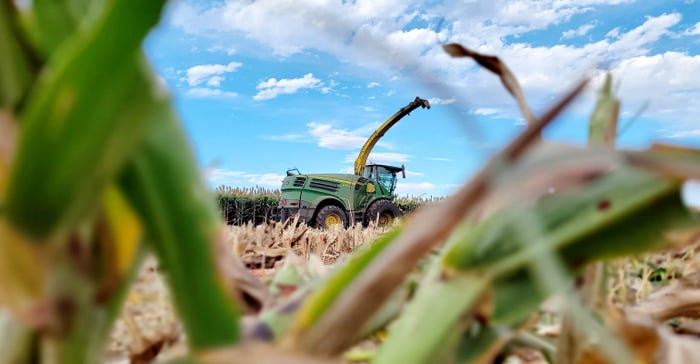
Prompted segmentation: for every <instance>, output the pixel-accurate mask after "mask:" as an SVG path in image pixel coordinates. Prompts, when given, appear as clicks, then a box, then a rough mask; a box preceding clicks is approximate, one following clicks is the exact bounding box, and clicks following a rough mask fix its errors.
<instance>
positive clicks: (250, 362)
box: [195, 343, 344, 364]
mask: <svg viewBox="0 0 700 364" xmlns="http://www.w3.org/2000/svg"><path fill="white" fill-rule="evenodd" d="M195 357H196V359H197V360H198V362H200V363H206V364H219V363H221V364H270V363H275V364H342V363H344V362H343V361H341V360H338V359H328V358H319V357H313V356H310V355H308V354H302V353H298V352H294V351H288V350H283V349H279V348H278V347H274V346H271V345H265V344H259V343H251V344H244V345H241V346H238V347H236V348H232V349H220V350H212V351H207V352H202V353H199V354H197V355H195Z"/></svg>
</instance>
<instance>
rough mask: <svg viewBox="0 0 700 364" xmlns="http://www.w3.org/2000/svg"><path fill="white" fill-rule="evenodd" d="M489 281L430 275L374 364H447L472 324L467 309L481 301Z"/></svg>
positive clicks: (466, 275)
mask: <svg viewBox="0 0 700 364" xmlns="http://www.w3.org/2000/svg"><path fill="white" fill-rule="evenodd" d="M489 281H490V278H489V277H485V276H475V275H471V274H460V273H456V274H454V273H443V272H440V271H438V272H435V273H433V274H430V275H429V276H428V277H426V279H424V280H423V281H422V282H421V286H420V288H419V289H418V291H417V292H416V295H415V296H414V297H413V300H412V301H411V302H410V303H409V304H408V306H406V308H405V309H404V310H403V312H402V314H401V317H400V318H399V320H398V321H397V322H396V323H394V324H393V325H392V326H391V328H390V332H389V336H388V337H387V339H386V341H385V342H384V343H383V344H382V346H381V347H380V348H379V351H378V352H377V355H376V357H375V358H374V361H373V362H374V363H380V364H381V363H436V362H438V363H439V362H444V361H445V360H446V359H447V358H448V357H449V356H450V355H451V352H450V349H452V348H454V347H455V346H456V344H457V342H458V340H459V335H460V334H461V332H462V331H463V329H464V328H465V327H466V325H467V324H468V323H469V320H468V319H469V318H468V316H465V311H466V310H465V307H467V308H468V307H470V306H472V305H473V303H474V302H476V301H477V300H478V298H479V297H480V296H481V295H482V293H483V291H484V290H485V289H486V287H487V285H488V283H489ZM427 312H430V314H429V315H426V313H427ZM462 318H463V319H462Z"/></svg>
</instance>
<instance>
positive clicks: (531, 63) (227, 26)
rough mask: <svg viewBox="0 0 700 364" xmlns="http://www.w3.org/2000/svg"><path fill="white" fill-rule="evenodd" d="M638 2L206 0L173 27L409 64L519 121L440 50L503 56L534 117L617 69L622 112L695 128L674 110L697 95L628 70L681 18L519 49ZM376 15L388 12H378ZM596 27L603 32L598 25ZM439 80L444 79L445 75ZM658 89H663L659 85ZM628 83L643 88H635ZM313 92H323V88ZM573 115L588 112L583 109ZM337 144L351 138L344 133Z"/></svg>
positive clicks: (263, 94) (510, 105)
mask: <svg viewBox="0 0 700 364" xmlns="http://www.w3.org/2000/svg"><path fill="white" fill-rule="evenodd" d="M631 1H632V0H617V1H607V0H581V1H576V2H573V1H561V0H510V1H505V0H494V1H489V2H483V1H473V2H459V3H457V2H446V3H444V4H438V5H435V6H432V7H431V8H430V9H422V10H421V11H416V8H418V7H419V5H417V2H412V1H400V0H387V1H378V2H376V3H373V2H371V1H369V0H366V1H354V2H341V1H336V0H324V1H311V0H298V1H292V0H280V1H275V2H264V1H256V2H238V1H226V2H217V3H215V4H214V5H204V3H202V2H197V3H195V4H196V5H192V4H191V3H190V4H188V3H186V2H185V3H179V5H176V7H175V11H174V13H173V14H174V15H173V18H172V19H173V24H174V25H175V26H177V27H180V28H181V29H183V30H184V31H186V32H187V33H190V34H196V35H200V36H209V35H210V34H216V35H217V37H218V39H221V38H222V37H223V36H231V35H232V34H233V35H235V36H243V37H245V38H247V39H252V40H254V41H257V42H259V43H260V44H263V45H264V46H267V47H270V49H271V50H272V51H273V52H274V53H276V54H277V55H282V56H290V55H293V54H295V53H298V52H302V51H304V50H307V49H313V50H318V51H321V52H325V53H327V54H330V55H333V56H335V57H337V58H338V59H340V60H342V61H343V62H348V63H350V64H354V65H358V66H365V67H379V68H382V69H384V70H386V71H387V72H393V73H396V66H399V67H402V66H410V67H409V68H408V69H409V70H410V71H411V73H412V74H414V75H416V77H417V78H420V79H421V80H426V81H425V82H433V81H437V82H440V83H442V84H445V81H444V80H449V84H448V85H447V86H445V87H446V88H445V89H443V90H442V91H447V92H450V93H451V94H454V95H460V98H462V99H463V100H470V103H472V104H473V105H474V106H475V107H476V108H475V110H479V111H481V112H485V111H489V110H499V112H497V113H491V114H489V115H492V116H494V115H497V116H498V117H503V118H506V117H507V118H513V119H514V120H515V119H517V118H519V117H520V113H519V111H518V110H517V108H516V106H515V102H514V101H513V99H512V98H511V97H510V96H509V95H508V94H507V93H506V92H505V91H504V90H503V87H502V85H501V84H500V82H499V81H498V80H497V78H496V77H494V76H493V75H491V74H488V73H487V72H485V71H483V70H479V69H476V68H475V67H474V63H473V62H470V61H467V60H456V59H452V58H450V57H448V56H446V55H445V54H444V52H443V51H442V49H441V48H440V44H441V43H444V42H447V41H455V42H460V43H462V44H464V45H466V46H469V47H470V48H473V49H476V50H478V51H481V52H485V53H490V54H496V55H498V56H499V57H500V58H501V59H502V60H504V61H505V62H506V63H507V64H508V65H509V67H510V68H511V69H512V70H513V72H514V73H515V75H516V76H517V77H518V78H519V80H520V83H521V85H522V86H523V89H524V92H525V95H526V96H527V99H528V101H530V103H531V106H532V107H533V110H535V112H537V111H538V110H542V109H543V108H544V106H545V105H546V104H548V103H549V102H551V100H552V99H553V97H554V95H557V94H560V93H561V92H563V91H564V90H565V89H567V87H569V86H570V85H571V84H573V83H574V82H575V80H577V79H579V78H580V77H581V76H582V75H583V74H584V73H586V72H588V71H596V70H598V69H612V70H613V75H614V77H615V81H616V82H618V81H619V82H620V85H621V88H620V97H621V98H622V99H623V110H622V111H623V112H625V111H627V110H626V109H625V108H632V109H635V110H636V109H637V108H638V107H639V103H640V102H646V101H647V100H651V107H650V109H649V110H648V111H647V113H648V114H649V115H657V116H661V117H663V120H665V121H667V122H669V123H680V122H685V123H687V122H688V119H690V118H691V116H692V115H698V114H697V113H695V114H693V112H691V111H697V106H694V105H689V106H688V107H689V108H690V109H684V110H685V112H683V113H681V114H675V115H674V114H672V113H669V112H668V110H680V109H679V107H680V106H681V105H682V104H684V103H685V104H691V103H688V102H687V100H688V99H691V98H692V97H695V98H698V97H700V92H699V91H698V89H692V88H682V87H681V86H677V85H676V84H674V83H673V82H672V81H671V80H663V79H660V78H659V77H655V76H652V77H651V78H650V79H644V78H643V77H637V79H636V80H633V79H632V74H631V73H628V72H627V71H625V70H631V69H632V68H633V67H632V66H640V65H639V64H633V63H634V62H631V61H637V62H639V61H640V60H641V58H640V57H654V56H657V55H658V54H657V55H655V54H653V53H652V50H653V49H654V45H655V44H656V43H657V42H659V41H660V40H661V39H663V37H669V36H673V35H676V34H678V33H674V31H673V27H675V26H678V24H679V22H680V19H681V15H680V14H677V13H670V14H661V15H658V16H650V17H647V18H646V19H645V20H643V21H641V22H638V23H636V27H633V28H632V29H628V30H623V29H622V28H614V29H601V31H602V32H605V31H607V32H608V33H607V35H606V36H605V37H603V38H601V39H599V40H597V41H594V42H590V43H588V44H584V45H580V46H575V45H563V44H556V45H552V46H537V45H533V44H532V43H525V42H518V37H519V36H521V35H524V34H527V33H528V32H530V31H533V30H542V29H546V28H548V27H550V26H552V25H562V24H563V25H565V24H566V22H567V21H569V20H570V19H571V18H572V17H573V16H575V15H577V14H582V13H586V12H590V11H592V10H594V9H595V10H599V9H601V10H606V8H607V7H613V6H615V5H616V4H621V3H629V2H631ZM377 8H379V9H382V11H381V12H374V11H375V10H376V9H377ZM370 9H372V11H370ZM613 10H614V9H613ZM419 18H420V20H421V21H423V23H431V22H432V24H436V23H437V22H438V21H439V22H441V24H443V26H442V27H441V28H439V29H437V30H436V29H434V28H431V27H430V26H426V27H422V28H417V29H410V26H411V25H410V24H411V23H412V22H413V21H414V20H416V19H419ZM630 21H634V20H632V19H630ZM632 24H633V25H634V23H632ZM590 25H591V24H586V25H584V26H583V27H579V28H577V29H573V30H574V31H577V32H574V33H570V34H571V35H574V34H590ZM593 25H596V27H600V25H599V24H598V23H594V24H593ZM696 32H700V25H698V24H695V26H693V27H691V28H689V29H687V30H686V31H685V32H683V31H681V32H680V33H682V34H687V35H691V34H695V33H696ZM661 57H662V58H663V60H662V62H664V63H666V65H667V66H669V67H673V68H669V69H666V71H665V72H667V73H671V74H684V77H685V78H687V79H688V80H686V81H683V82H685V83H693V82H694V81H692V80H700V74H698V73H697V71H696V70H695V69H694V68H692V67H691V69H689V70H687V71H685V72H684V71H683V69H682V68H680V67H681V65H682V63H690V64H692V63H693V62H694V59H695V58H696V57H697V56H695V55H693V54H685V55H684V56H682V57H681V56H678V57H676V56H674V55H672V54H669V53H663V54H661ZM671 58H678V59H674V60H671ZM387 66H388V67H387ZM631 67H632V68H631ZM402 74H403V75H407V74H410V73H402ZM433 74H437V75H438V76H437V78H435V77H434V76H432V75H433ZM426 75H430V76H426ZM620 77H622V78H620ZM273 80H274V79H273ZM652 80H653V81H652ZM319 82H320V81H319ZM437 82H436V83H437ZM654 82H660V83H661V84H660V85H656V84H655V83H654ZM674 82H675V81H674ZM683 82H681V83H683ZM628 83H629V85H634V86H636V87H632V86H628ZM431 84H432V83H431ZM368 86H369V85H368ZM313 87H318V88H319V89H320V88H323V87H324V86H323V85H316V86H313ZM658 89H661V90H664V92H666V94H665V95H663V96H662V97H655V95H657V94H659V92H657V90H658ZM297 91H298V90H297ZM329 91H330V90H326V92H329ZM278 94H279V93H278V92H277V90H276V89H273V88H272V87H271V88H270V89H269V90H267V89H266V90H265V91H263V90H261V91H260V93H259V94H258V95H256V97H257V98H258V99H264V98H271V97H274V96H276V95H278ZM441 94H445V93H442V92H441ZM587 95H588V96H587V97H589V98H588V99H587V100H585V99H584V101H591V100H592V99H591V98H590V97H591V95H592V93H591V92H588V93H587ZM652 95H654V96H652ZM588 105H589V104H588ZM573 111H574V112H585V113H588V112H590V110H589V109H586V110H583V108H580V109H573ZM645 116H647V114H645ZM680 119H685V121H681V120H680ZM346 136H347V135H346ZM338 139H346V138H343V137H342V136H341V137H340V138H338ZM357 144H358V142H355V145H357ZM341 149H348V147H347V146H345V147H343V148H341Z"/></svg>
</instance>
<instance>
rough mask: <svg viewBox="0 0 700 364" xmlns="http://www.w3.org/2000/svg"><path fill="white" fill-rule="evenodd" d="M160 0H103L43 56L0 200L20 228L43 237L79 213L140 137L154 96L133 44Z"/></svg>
mask: <svg viewBox="0 0 700 364" xmlns="http://www.w3.org/2000/svg"><path fill="white" fill-rule="evenodd" d="M163 3H164V1H149V2H146V3H144V2H140V1H109V2H107V3H106V5H105V7H104V11H103V12H102V14H101V16H100V17H99V18H98V20H97V21H96V22H94V24H92V25H93V26H92V27H86V28H80V29H79V30H78V31H76V32H75V33H73V35H72V36H71V37H70V38H69V39H67V40H66V41H64V42H63V43H61V45H60V47H59V48H58V49H56V51H55V55H52V57H51V58H50V59H49V62H48V64H47V65H46V67H45V69H44V71H43V73H42V76H41V77H40V78H39V79H38V81H37V85H36V87H34V88H33V91H32V93H31V95H30V99H29V100H28V103H27V106H26V108H25V110H24V111H23V112H22V113H21V114H20V124H21V129H20V137H19V144H18V148H17V153H16V158H15V161H14V163H13V166H12V171H11V179H10V181H9V185H8V188H7V197H6V201H5V213H6V217H7V219H8V220H9V221H10V222H11V223H13V224H14V225H15V226H17V227H18V228H19V229H21V230H23V231H25V233H27V234H30V235H31V236H34V237H37V238H45V237H47V236H49V235H50V234H52V233H54V232H55V231H56V230H57V229H58V228H59V227H60V226H70V225H71V223H75V222H76V221H78V220H80V219H82V218H84V217H85V215H86V214H87V213H88V212H90V211H92V210H94V208H95V206H96V201H99V198H96V196H99V194H100V192H101V190H102V189H103V188H104V186H105V185H106V184H107V183H108V181H109V180H110V179H111V178H113V177H114V175H115V174H116V172H117V170H118V169H119V167H121V166H122V165H123V163H124V162H125V160H126V159H127V157H128V156H129V154H130V153H131V152H132V151H133V150H134V149H135V146H137V145H138V143H139V142H140V141H141V140H142V137H143V134H144V132H145V130H146V126H147V123H148V122H149V121H150V120H152V118H151V113H152V110H153V108H154V104H153V102H152V101H153V100H154V99H157V98H156V97H155V96H154V93H155V89H154V86H153V85H154V84H155V82H151V81H152V79H151V76H148V75H150V72H148V71H147V69H148V67H147V66H146V64H145V62H144V61H143V59H142V57H141V56H140V51H139V45H140V43H141V39H142V38H143V37H144V36H145V34H146V32H147V31H148V29H150V27H152V26H153V25H154V24H155V23H156V22H157V21H158V18H159V16H160V10H161V8H162V6H163ZM123 24H129V26H128V27H124V26H123ZM89 70H90V71H89ZM98 88H101V89H103V90H109V91H108V92H95V90H96V89H98ZM47 180H48V181H51V183H45V181H47ZM37 221H39V222H40V223H37Z"/></svg>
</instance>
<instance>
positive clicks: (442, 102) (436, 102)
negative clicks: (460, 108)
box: [428, 97, 457, 105]
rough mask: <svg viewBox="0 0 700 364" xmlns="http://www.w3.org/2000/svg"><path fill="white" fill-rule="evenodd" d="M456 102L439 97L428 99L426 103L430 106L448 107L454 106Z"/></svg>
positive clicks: (452, 99)
mask: <svg viewBox="0 0 700 364" xmlns="http://www.w3.org/2000/svg"><path fill="white" fill-rule="evenodd" d="M456 101H457V99H454V98H449V99H443V98H439V97H432V98H430V99H428V102H429V103H430V105H450V104H454V103H455V102H456Z"/></svg>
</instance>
